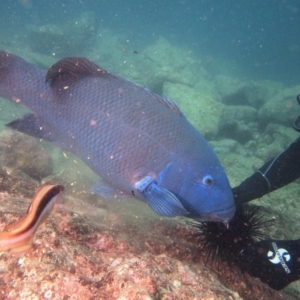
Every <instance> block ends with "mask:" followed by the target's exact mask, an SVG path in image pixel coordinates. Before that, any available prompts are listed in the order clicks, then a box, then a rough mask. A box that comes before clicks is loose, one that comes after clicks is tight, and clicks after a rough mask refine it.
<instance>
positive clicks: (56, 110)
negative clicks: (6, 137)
mask: <svg viewBox="0 0 300 300" xmlns="http://www.w3.org/2000/svg"><path fill="white" fill-rule="evenodd" d="M0 96H1V97H4V98H7V99H10V100H12V101H16V102H21V103H23V104H24V105H26V106H27V107H29V108H30V109H31V110H32V111H33V112H34V114H29V115H26V116H24V118H22V119H19V120H16V121H13V122H11V123H10V124H8V126H9V127H11V128H13V129H16V130H19V131H22V132H25V133H27V134H30V135H33V136H36V137H39V138H43V139H46V140H51V141H55V142H56V143H57V144H58V145H59V146H60V147H61V148H62V149H64V150H67V151H70V152H72V153H74V154H75V155H77V156H78V157H80V158H81V159H82V160H83V161H84V162H85V163H86V164H87V165H88V166H89V167H90V168H91V169H92V170H94V171H95V172H96V173H97V174H98V175H100V177H101V179H102V181H101V184H98V185H96V186H95V187H94V191H96V192H98V193H99V194H102V195H106V196H107V197H111V196H112V195H117V196H120V195H123V196H124V195H125V196H127V197H132V195H133V196H135V197H137V198H138V199H140V200H143V201H145V202H147V203H148V204H149V206H150V207H151V208H152V209H153V210H154V211H155V212H156V213H158V214H160V215H165V216H176V215H187V216H190V217H195V218H199V219H202V220H210V221H224V220H225V221H226V220H229V219H231V218H232V217H233V215H234V212H235V205H234V199H233V195H232V192H231V188H230V186H229V183H228V179H227V177H226V174H225V172H224V169H223V167H222V166H221V164H220V162H219V160H218V158H217V157H216V155H215V153H214V152H213V150H212V149H211V147H210V146H209V145H208V143H207V142H206V140H205V139H204V138H203V136H202V135H201V134H200V133H199V132H198V131H197V130H196V129H195V128H194V127H193V126H192V125H191V124H190V123H189V122H188V121H187V119H186V118H185V117H184V116H183V115H182V113H181V112H180V110H179V108H178V107H177V105H176V104H175V103H172V102H170V101H168V100H167V99H163V98H161V97H160V96H158V95H156V94H153V93H151V92H150V91H148V90H146V89H143V88H142V87H140V86H138V85H135V84H133V83H131V82H129V81H127V80H125V79H124V78H121V77H119V76H117V75H113V74H111V73H109V72H108V71H106V70H103V69H102V68H101V67H99V66H97V65H96V64H94V63H92V62H91V61H89V60H87V59H85V58H74V57H73V58H65V59H62V60H61V61H59V62H57V63H56V64H55V65H53V66H52V67H51V68H50V69H49V70H48V71H45V70H42V69H39V68H37V67H35V66H34V65H32V64H30V63H28V62H26V61H25V60H23V59H22V58H20V57H18V56H15V55H13V54H10V53H8V52H5V51H0Z"/></svg>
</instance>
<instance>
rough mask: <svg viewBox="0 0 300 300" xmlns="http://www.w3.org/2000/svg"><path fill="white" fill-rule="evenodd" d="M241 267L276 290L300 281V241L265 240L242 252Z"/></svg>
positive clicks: (240, 257) (240, 256)
mask: <svg viewBox="0 0 300 300" xmlns="http://www.w3.org/2000/svg"><path fill="white" fill-rule="evenodd" d="M239 259H240V262H241V263H240V266H241V269H242V270H243V271H246V272H247V273H249V274H250V275H251V276H254V277H258V278H260V280H261V281H262V282H264V283H267V284H268V285H269V286H270V287H271V288H272V289H274V290H281V289H283V288H284V287H286V286H287V285H288V284H290V283H291V282H293V281H295V280H298V279H300V240H286V241H278V240H265V241H260V242H257V243H255V244H253V245H251V246H249V247H248V248H246V249H244V250H242V251H241V252H240V254H239Z"/></svg>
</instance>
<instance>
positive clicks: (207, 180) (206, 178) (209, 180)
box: [202, 175, 214, 185]
mask: <svg viewBox="0 0 300 300" xmlns="http://www.w3.org/2000/svg"><path fill="white" fill-rule="evenodd" d="M213 182H214V180H213V178H212V176H210V175H206V176H204V177H203V179H202V183H203V184H204V185H212V184H213Z"/></svg>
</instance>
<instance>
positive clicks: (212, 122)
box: [163, 82, 223, 138]
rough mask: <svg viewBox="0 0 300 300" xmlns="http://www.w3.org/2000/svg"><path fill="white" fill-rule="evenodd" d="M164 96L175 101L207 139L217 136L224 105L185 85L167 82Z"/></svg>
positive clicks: (164, 87)
mask: <svg viewBox="0 0 300 300" xmlns="http://www.w3.org/2000/svg"><path fill="white" fill-rule="evenodd" d="M163 94H164V95H166V96H168V98H170V99H172V101H175V102H176V103H177V104H178V105H179V107H180V109H181V111H182V112H183V114H184V115H185V116H186V117H187V118H188V120H189V121H190V122H191V123H192V124H193V125H194V126H195V127H196V128H197V129H198V130H199V131H200V132H201V133H202V134H203V135H204V136H206V137H207V138H212V137H214V136H216V135H217V133H218V130H219V121H220V117H221V114H222V109H223V104H222V103H219V102H217V101H216V100H214V99H212V98H211V97H210V96H208V95H206V96H203V95H202V94H200V93H198V92H197V91H196V90H194V89H192V88H190V87H188V86H186V85H183V84H179V83H177V84H174V83H170V82H165V83H164V86H163Z"/></svg>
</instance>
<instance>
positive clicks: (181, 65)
mask: <svg viewBox="0 0 300 300" xmlns="http://www.w3.org/2000/svg"><path fill="white" fill-rule="evenodd" d="M142 55H143V56H144V61H143V64H142V66H141V70H142V69H143V70H147V73H148V76H147V84H146V86H148V87H150V89H151V90H153V91H155V92H156V93H159V94H161V92H162V87H163V84H164V82H166V81H168V82H172V83H180V84H184V85H187V86H190V87H192V86H194V84H195V83H196V81H197V79H198V78H201V77H203V76H205V75H206V74H207V73H206V71H205V70H204V69H203V68H202V67H201V66H200V65H199V63H197V61H196V59H195V57H194V56H193V54H192V52H191V51H189V50H184V49H181V48H179V47H175V46H173V45H171V44H170V43H169V42H168V41H167V40H166V39H164V38H160V39H158V40H157V42H156V43H155V44H154V45H151V46H149V47H147V48H146V49H145V50H144V51H143V53H142Z"/></svg>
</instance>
